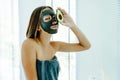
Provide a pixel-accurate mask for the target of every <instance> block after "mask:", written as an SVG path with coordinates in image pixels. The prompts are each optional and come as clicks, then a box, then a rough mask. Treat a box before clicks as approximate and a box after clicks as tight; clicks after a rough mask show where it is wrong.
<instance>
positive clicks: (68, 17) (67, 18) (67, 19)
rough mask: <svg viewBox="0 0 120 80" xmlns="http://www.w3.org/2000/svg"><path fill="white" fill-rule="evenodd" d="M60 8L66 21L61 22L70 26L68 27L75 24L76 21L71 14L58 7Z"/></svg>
mask: <svg viewBox="0 0 120 80" xmlns="http://www.w3.org/2000/svg"><path fill="white" fill-rule="evenodd" d="M58 10H60V11H61V12H62V14H63V17H64V21H63V22H60V23H61V24H62V25H64V26H68V27H73V26H75V23H74V21H73V19H72V18H71V16H70V15H69V14H68V13H67V12H66V11H65V10H64V9H62V8H58Z"/></svg>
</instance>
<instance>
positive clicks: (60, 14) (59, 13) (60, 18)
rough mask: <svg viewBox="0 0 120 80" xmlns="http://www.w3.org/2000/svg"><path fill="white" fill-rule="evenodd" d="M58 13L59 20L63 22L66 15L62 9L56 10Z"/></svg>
mask: <svg viewBox="0 0 120 80" xmlns="http://www.w3.org/2000/svg"><path fill="white" fill-rule="evenodd" d="M56 14H57V19H58V21H59V22H63V21H64V17H63V14H62V12H61V11H60V10H56Z"/></svg>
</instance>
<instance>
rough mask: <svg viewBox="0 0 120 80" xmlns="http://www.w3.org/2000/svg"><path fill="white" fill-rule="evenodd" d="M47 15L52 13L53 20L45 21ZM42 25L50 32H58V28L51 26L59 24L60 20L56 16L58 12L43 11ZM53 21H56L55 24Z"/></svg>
mask: <svg viewBox="0 0 120 80" xmlns="http://www.w3.org/2000/svg"><path fill="white" fill-rule="evenodd" d="M46 15H50V16H51V18H52V19H51V20H50V21H48V22H44V19H43V18H44V16H46ZM40 22H41V27H42V28H43V30H44V31H46V32H48V33H49V34H55V33H57V29H51V28H50V27H51V26H54V25H57V26H58V20H57V17H56V14H55V13H54V11H53V10H45V11H43V12H42V14H41V21H40ZM53 22H56V23H55V24H53Z"/></svg>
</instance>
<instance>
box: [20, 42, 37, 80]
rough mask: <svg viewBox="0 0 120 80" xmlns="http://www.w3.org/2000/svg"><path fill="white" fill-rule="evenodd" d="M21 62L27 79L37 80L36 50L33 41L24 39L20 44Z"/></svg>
mask: <svg viewBox="0 0 120 80" xmlns="http://www.w3.org/2000/svg"><path fill="white" fill-rule="evenodd" d="M22 64H23V68H24V71H25V74H26V78H27V80H37V73H36V50H35V47H34V43H33V42H31V41H29V40H25V41H24V42H23V45H22Z"/></svg>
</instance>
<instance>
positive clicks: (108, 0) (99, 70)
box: [76, 0, 120, 80]
mask: <svg viewBox="0 0 120 80" xmlns="http://www.w3.org/2000/svg"><path fill="white" fill-rule="evenodd" d="M117 20H118V2H117V0H77V25H79V28H80V29H81V30H82V31H83V32H84V33H85V35H86V36H87V37H88V39H89V40H90V42H91V45H92V46H91V49H90V50H88V51H83V52H80V53H78V54H77V62H76V64H77V70H76V72H77V76H76V77H77V80H120V78H118V70H119V67H120V65H119V66H118V63H119V62H118V61H120V59H119V56H120V54H119V53H118V50H119V49H118V48H120V46H119V47H118V42H119V40H120V38H119V39H118V33H119V32H118V31H120V28H118V21H117ZM118 29H119V30H118ZM119 52H120V51H119Z"/></svg>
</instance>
